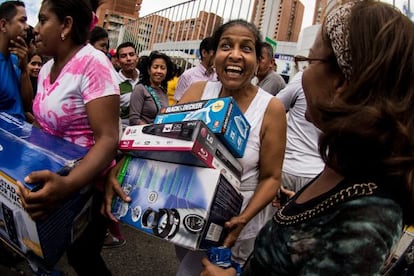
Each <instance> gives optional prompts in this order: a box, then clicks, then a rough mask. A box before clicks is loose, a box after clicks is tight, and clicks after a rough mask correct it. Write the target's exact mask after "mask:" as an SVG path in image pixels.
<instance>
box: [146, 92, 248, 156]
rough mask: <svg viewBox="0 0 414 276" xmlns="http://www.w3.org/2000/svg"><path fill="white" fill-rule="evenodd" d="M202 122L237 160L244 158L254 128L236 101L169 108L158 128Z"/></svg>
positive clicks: (222, 100)
mask: <svg viewBox="0 0 414 276" xmlns="http://www.w3.org/2000/svg"><path fill="white" fill-rule="evenodd" d="M189 120H202V121H203V122H204V123H205V124H206V125H207V126H208V127H209V128H210V129H211V131H212V132H213V133H214V134H216V135H217V137H219V139H220V140H221V141H222V142H223V143H224V144H225V145H226V146H227V148H228V149H229V150H230V152H231V153H232V154H233V155H234V156H235V157H243V154H244V150H245V149H246V143H247V139H248V138H249V133H250V124H249V122H248V121H247V119H246V118H245V117H244V115H243V113H242V112H241V110H240V109H239V107H238V106H237V103H236V101H235V100H234V99H233V98H232V97H226V98H217V99H210V100H204V101H198V102H191V103H186V104H178V105H173V106H169V107H166V108H165V109H163V110H161V114H158V115H157V117H155V121H154V123H155V124H161V123H173V122H180V121H189Z"/></svg>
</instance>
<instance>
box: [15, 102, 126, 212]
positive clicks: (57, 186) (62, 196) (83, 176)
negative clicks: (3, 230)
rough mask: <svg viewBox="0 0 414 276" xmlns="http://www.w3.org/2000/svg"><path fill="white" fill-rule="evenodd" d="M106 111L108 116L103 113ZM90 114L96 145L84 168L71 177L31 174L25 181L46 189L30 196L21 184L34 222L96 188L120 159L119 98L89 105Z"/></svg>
mask: <svg viewBox="0 0 414 276" xmlns="http://www.w3.org/2000/svg"><path fill="white" fill-rule="evenodd" d="M103 110H105V112H102V111H103ZM86 112H87V114H88V119H89V123H90V125H91V128H92V130H93V133H94V139H95V144H94V145H93V146H92V147H91V148H90V150H89V151H88V153H87V154H86V155H85V156H84V158H83V159H82V161H81V162H80V164H79V165H78V166H77V167H75V168H74V169H73V170H72V171H71V172H70V174H69V175H68V176H60V175H57V174H56V173H52V172H50V171H46V170H44V171H37V172H32V173H30V174H29V175H28V176H27V177H26V178H25V181H26V182H27V183H34V182H42V183H44V185H43V187H42V189H40V190H38V191H36V192H29V191H28V190H27V189H25V188H24V187H23V185H22V184H19V186H20V187H19V193H20V194H19V195H20V199H21V200H22V204H23V207H24V208H25V209H26V211H27V212H28V213H29V214H30V215H31V216H32V218H33V219H40V218H45V217H46V216H47V215H48V214H49V213H51V212H53V210H54V209H56V208H57V207H58V206H59V205H60V204H61V203H62V202H64V201H65V200H67V199H68V198H69V197H70V196H71V195H73V194H74V193H76V192H77V191H79V190H80V189H81V188H83V187H85V186H87V185H89V184H92V182H93V181H94V180H95V179H96V177H98V176H99V175H100V174H101V173H102V172H103V171H104V170H105V169H106V168H107V167H108V165H109V164H110V163H111V161H112V160H113V159H114V157H115V155H116V150H117V146H118V137H119V132H118V130H119V128H118V120H119V95H110V96H105V97H101V98H97V99H95V100H92V101H90V102H88V103H87V104H86Z"/></svg>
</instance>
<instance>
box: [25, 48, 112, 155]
mask: <svg viewBox="0 0 414 276" xmlns="http://www.w3.org/2000/svg"><path fill="white" fill-rule="evenodd" d="M53 63H54V60H53V59H51V60H49V61H48V62H47V63H46V64H45V65H44V66H43V67H42V69H41V70H40V73H39V79H38V92H37V94H36V98H35V99H34V102H33V113H34V116H35V118H36V120H37V122H38V123H39V124H40V125H41V126H42V128H43V129H44V130H45V131H47V132H48V133H50V134H52V135H56V136H59V137H62V138H64V139H65V140H68V141H70V142H72V143H75V144H78V145H81V146H84V147H87V148H90V147H92V145H93V144H94V138H93V132H92V129H91V126H90V124H89V121H88V115H87V113H86V104H87V103H88V102H90V101H93V100H95V99H97V98H101V97H105V96H108V95H119V86H118V81H117V76H116V72H115V70H114V69H113V67H112V64H111V63H110V61H109V59H108V58H107V57H106V56H105V55H104V54H103V53H102V52H101V51H98V50H96V49H95V48H94V47H93V46H91V45H90V44H87V45H85V46H84V47H83V48H82V49H81V50H79V51H78V52H77V53H76V55H75V56H74V57H72V59H71V60H69V62H68V63H67V64H66V65H65V67H64V68H63V69H62V71H61V72H60V74H59V76H58V77H57V79H56V80H55V82H54V83H51V82H50V72H51V68H52V66H53ZM102 112H105V111H104V110H102ZM102 123H103V124H104V123H105V122H102Z"/></svg>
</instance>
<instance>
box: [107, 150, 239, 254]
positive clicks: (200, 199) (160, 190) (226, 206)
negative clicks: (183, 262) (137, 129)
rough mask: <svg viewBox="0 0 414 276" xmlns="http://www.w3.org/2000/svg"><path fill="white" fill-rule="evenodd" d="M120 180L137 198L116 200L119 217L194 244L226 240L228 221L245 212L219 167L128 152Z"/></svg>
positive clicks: (192, 246)
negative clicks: (212, 167) (141, 155)
mask: <svg viewBox="0 0 414 276" xmlns="http://www.w3.org/2000/svg"><path fill="white" fill-rule="evenodd" d="M118 180H119V182H120V183H121V186H122V189H123V190H124V191H125V192H126V193H127V194H128V195H129V196H130V197H131V198H132V201H131V202H130V203H126V202H123V201H122V200H121V199H120V198H116V199H115V200H114V203H113V208H112V212H113V214H114V215H115V216H116V217H117V218H118V219H120V220H121V221H122V222H123V223H125V224H127V225H129V226H132V227H133V228H136V229H138V230H140V231H143V232H144V233H147V234H150V235H153V236H156V237H158V238H161V239H164V240H167V241H169V242H171V243H174V244H176V245H179V246H182V247H186V248H189V249H193V250H194V249H207V248H209V247H211V246H219V245H221V244H222V243H223V241H224V238H225V237H226V235H227V232H226V229H225V228H224V223H225V222H226V221H228V220H229V219H230V218H231V217H233V216H236V215H238V214H239V213H240V209H241V206H242V201H243V196H242V195H241V194H240V193H239V192H238V191H237V190H236V189H235V188H234V187H233V186H232V185H231V184H230V183H229V182H228V181H227V180H226V178H225V177H223V175H221V174H220V170H218V169H211V168H202V167H196V166H187V165H182V164H176V163H167V162H162V161H156V160H149V159H141V158H136V157H131V156H127V158H126V159H125V161H124V164H123V166H122V168H121V170H120V172H119V175H118Z"/></svg>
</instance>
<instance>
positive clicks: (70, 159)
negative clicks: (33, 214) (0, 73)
mask: <svg viewBox="0 0 414 276" xmlns="http://www.w3.org/2000/svg"><path fill="white" fill-rule="evenodd" d="M86 152H87V149H86V148H83V147H80V146H78V145H75V144H73V143H70V142H68V141H65V140H63V139H60V138H58V137H55V136H52V135H49V134H47V133H46V132H44V131H42V130H41V129H38V128H36V127H33V126H32V125H30V124H28V123H26V122H23V121H19V120H17V119H15V118H14V117H12V116H10V115H8V114H6V113H3V112H0V205H1V206H0V239H1V240H2V241H3V243H5V244H7V245H8V246H9V247H11V248H12V249H13V250H14V251H16V252H17V253H18V254H20V255H22V256H24V257H26V258H27V259H29V260H31V261H33V262H35V263H36V264H38V265H39V266H41V267H45V268H50V267H53V266H54V265H55V264H56V262H57V261H58V260H59V259H60V257H61V256H62V255H63V253H64V252H65V250H66V248H67V246H68V245H69V244H70V243H71V242H73V240H74V239H75V238H76V237H77V236H78V235H79V234H80V233H81V232H82V231H83V230H84V228H85V227H86V225H87V222H88V221H89V215H90V213H89V209H90V208H89V206H90V205H91V195H90V191H88V190H90V189H85V190H84V191H81V192H80V193H79V194H77V195H75V196H74V197H73V198H71V199H70V200H68V201H67V202H66V203H64V204H63V205H62V206H61V207H60V208H59V209H58V210H57V211H56V212H54V213H53V214H51V215H50V217H48V218H47V219H46V220H42V221H39V222H35V221H33V220H32V219H31V218H30V216H29V215H28V213H26V211H25V210H24V209H23V208H22V206H21V204H20V202H19V198H18V196H17V194H16V189H17V187H16V184H15V183H16V181H20V182H21V183H23V184H24V185H25V186H26V187H27V188H28V189H30V190H32V191H34V190H37V189H40V188H41V183H37V184H34V185H31V184H28V183H25V182H24V177H25V176H26V175H28V174H29V173H30V172H32V171H37V170H44V169H47V170H51V171H54V172H58V173H61V174H67V173H68V172H69V171H70V169H71V167H72V166H73V165H74V164H75V163H76V160H78V159H80V158H82V157H83V156H84V155H85V154H86Z"/></svg>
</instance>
